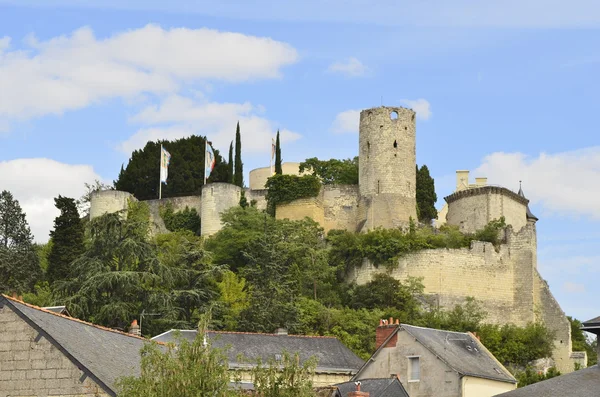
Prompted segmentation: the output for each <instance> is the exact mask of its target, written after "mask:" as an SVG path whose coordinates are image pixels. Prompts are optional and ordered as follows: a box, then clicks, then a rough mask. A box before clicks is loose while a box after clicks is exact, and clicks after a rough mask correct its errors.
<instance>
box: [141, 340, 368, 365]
mask: <svg viewBox="0 0 600 397" xmlns="http://www.w3.org/2000/svg"><path fill="white" fill-rule="evenodd" d="M176 332H177V331H175V330H171V331H168V332H165V333H163V334H161V335H158V336H155V337H154V338H152V340H155V341H161V342H174V341H175V334H176ZM179 332H180V333H181V334H180V335H181V337H182V338H185V339H187V340H189V341H192V340H194V338H195V337H196V335H197V331H194V330H181V331H179ZM208 337H209V338H210V339H211V342H212V345H213V346H214V347H216V348H228V350H227V354H228V356H229V364H230V366H232V367H235V366H240V365H241V366H245V365H251V364H253V363H255V362H256V360H257V359H258V358H261V359H262V360H263V361H266V360H269V359H272V358H276V357H277V356H278V355H281V354H282V353H283V352H284V351H286V352H288V353H290V354H295V353H299V355H300V361H301V362H305V361H306V360H308V359H309V358H310V357H315V358H316V359H317V360H318V363H317V372H332V373H349V374H354V373H356V371H357V370H358V369H359V368H360V367H361V366H362V365H363V363H364V361H363V360H361V359H360V357H358V356H357V355H356V354H354V353H353V352H352V351H351V350H350V349H348V348H347V347H346V346H344V345H343V344H342V343H341V342H340V341H339V340H338V339H337V338H335V337H326V336H325V337H324V336H300V335H277V334H258V333H249V332H219V331H209V332H208ZM239 355H242V356H243V357H245V359H246V360H247V362H246V363H245V365H243V364H240V363H239V360H238V357H239Z"/></svg>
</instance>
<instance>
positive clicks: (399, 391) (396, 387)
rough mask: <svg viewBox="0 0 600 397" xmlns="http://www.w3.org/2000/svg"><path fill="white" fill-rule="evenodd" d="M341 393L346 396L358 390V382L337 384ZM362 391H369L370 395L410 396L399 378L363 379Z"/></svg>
mask: <svg viewBox="0 0 600 397" xmlns="http://www.w3.org/2000/svg"><path fill="white" fill-rule="evenodd" d="M335 386H337V388H338V390H339V392H340V395H341V396H342V397H346V396H347V395H348V393H349V392H351V391H355V390H356V383H355V382H353V381H351V382H344V383H339V384H337V385H335ZM360 391H364V392H368V393H369V397H409V396H408V393H407V392H406V390H405V389H404V386H402V383H400V381H399V380H398V378H391V377H390V378H383V379H361V380H360Z"/></svg>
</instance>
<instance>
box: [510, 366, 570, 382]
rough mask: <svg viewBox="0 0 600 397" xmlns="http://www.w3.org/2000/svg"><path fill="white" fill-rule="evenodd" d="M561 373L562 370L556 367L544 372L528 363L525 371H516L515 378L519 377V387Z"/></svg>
mask: <svg viewBox="0 0 600 397" xmlns="http://www.w3.org/2000/svg"><path fill="white" fill-rule="evenodd" d="M560 375H561V373H560V371H559V370H557V369H556V368H555V367H550V368H548V371H547V372H546V373H544V372H542V371H536V370H535V369H534V368H533V367H531V366H529V365H528V366H527V367H526V368H525V370H524V371H517V372H516V373H515V378H516V379H517V387H524V386H527V385H531V384H533V383H537V382H541V381H543V380H548V379H550V378H554V377H556V376H560Z"/></svg>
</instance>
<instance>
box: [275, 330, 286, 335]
mask: <svg viewBox="0 0 600 397" xmlns="http://www.w3.org/2000/svg"><path fill="white" fill-rule="evenodd" d="M287 334H288V332H287V329H285V328H277V329H276V330H275V335H287Z"/></svg>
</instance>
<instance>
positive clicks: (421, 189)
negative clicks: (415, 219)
mask: <svg viewBox="0 0 600 397" xmlns="http://www.w3.org/2000/svg"><path fill="white" fill-rule="evenodd" d="M416 191H417V211H418V215H419V221H420V222H423V223H426V224H431V221H432V220H433V219H436V218H437V210H436V209H435V202H436V201H437V195H436V194H435V183H434V180H433V178H432V177H431V175H429V168H427V166H426V165H422V166H421V168H420V169H419V167H418V166H417V188H416Z"/></svg>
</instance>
